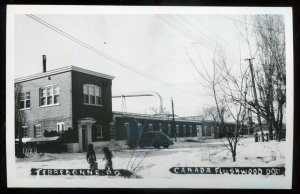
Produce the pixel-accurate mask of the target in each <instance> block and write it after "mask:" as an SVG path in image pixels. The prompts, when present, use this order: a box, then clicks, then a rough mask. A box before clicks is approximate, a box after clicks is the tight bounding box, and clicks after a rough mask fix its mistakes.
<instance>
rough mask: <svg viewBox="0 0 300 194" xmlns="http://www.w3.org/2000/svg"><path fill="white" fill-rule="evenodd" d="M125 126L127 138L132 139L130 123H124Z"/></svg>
mask: <svg viewBox="0 0 300 194" xmlns="http://www.w3.org/2000/svg"><path fill="white" fill-rule="evenodd" d="M124 126H125V128H126V135H127V138H130V136H131V133H130V123H124Z"/></svg>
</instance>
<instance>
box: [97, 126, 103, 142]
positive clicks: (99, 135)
mask: <svg viewBox="0 0 300 194" xmlns="http://www.w3.org/2000/svg"><path fill="white" fill-rule="evenodd" d="M96 138H97V139H98V138H103V131H102V126H101V125H96Z"/></svg>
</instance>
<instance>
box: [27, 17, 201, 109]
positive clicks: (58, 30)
mask: <svg viewBox="0 0 300 194" xmlns="http://www.w3.org/2000/svg"><path fill="white" fill-rule="evenodd" d="M26 16H28V17H29V18H31V19H33V20H35V21H37V22H38V23H40V24H42V25H44V26H46V27H47V28H49V29H51V30H52V31H55V32H56V33H58V34H60V35H62V36H64V37H66V38H68V39H69V40H71V41H73V42H75V43H77V44H79V45H80V46H83V47H85V48H87V49H89V50H90V51H92V52H94V53H96V54H98V55H100V56H102V57H104V58H106V59H108V60H110V61H112V62H113V63H115V64H117V65H119V66H122V67H124V68H126V69H128V70H130V71H133V72H135V73H136V74H138V75H140V76H142V77H144V78H147V79H150V80H152V81H155V82H157V83H159V84H161V85H164V86H166V87H168V88H171V89H173V90H175V91H177V92H179V93H180V94H184V95H188V94H187V91H182V90H179V89H178V88H176V87H174V86H172V85H170V84H167V83H165V82H163V81H161V80H160V79H158V78H155V77H152V76H150V75H148V74H145V73H144V72H142V71H140V70H138V69H136V68H134V67H131V66H129V65H127V64H125V63H123V62H122V61H120V60H118V59H115V58H114V57H112V56H110V55H108V54H106V53H104V52H102V51H100V50H98V49H96V48H94V47H92V46H90V45H88V44H86V43H84V42H83V41H81V40H79V39H78V38H76V37H74V36H72V35H70V34H68V33H66V32H65V31H63V30H61V29H59V28H57V27H55V26H53V25H52V24H50V23H48V22H46V21H45V20H43V19H41V18H39V17H37V16H35V15H33V14H26ZM194 95H200V94H194ZM188 96H190V95H188ZM199 103H200V104H203V103H201V102H199Z"/></svg>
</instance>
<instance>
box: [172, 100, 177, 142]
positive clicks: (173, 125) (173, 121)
mask: <svg viewBox="0 0 300 194" xmlns="http://www.w3.org/2000/svg"><path fill="white" fill-rule="evenodd" d="M171 103H172V117H173V118H172V131H173V134H174V139H175V142H177V137H176V136H177V135H176V130H175V118H174V103H173V98H171Z"/></svg>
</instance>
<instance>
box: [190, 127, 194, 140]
mask: <svg viewBox="0 0 300 194" xmlns="http://www.w3.org/2000/svg"><path fill="white" fill-rule="evenodd" d="M190 136H191V137H192V136H193V127H192V125H190Z"/></svg>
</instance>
